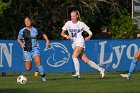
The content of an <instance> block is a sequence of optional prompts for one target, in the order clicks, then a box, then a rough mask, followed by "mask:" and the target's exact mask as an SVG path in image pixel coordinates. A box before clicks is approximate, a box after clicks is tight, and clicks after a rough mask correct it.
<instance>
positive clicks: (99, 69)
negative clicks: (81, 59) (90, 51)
mask: <svg viewBox="0 0 140 93" xmlns="http://www.w3.org/2000/svg"><path fill="white" fill-rule="evenodd" d="M88 65H89V66H90V67H92V68H94V69H96V70H98V71H101V70H102V68H101V67H99V66H98V65H97V64H96V63H95V62H93V61H91V60H89V62H88Z"/></svg>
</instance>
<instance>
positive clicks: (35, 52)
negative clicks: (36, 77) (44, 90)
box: [32, 48, 46, 81]
mask: <svg viewBox="0 0 140 93" xmlns="http://www.w3.org/2000/svg"><path fill="white" fill-rule="evenodd" d="M32 55H33V58H34V61H35V64H36V66H37V68H38V71H39V73H40V75H41V76H42V80H43V81H46V76H45V71H44V68H43V66H42V64H41V58H40V52H39V48H34V49H33V52H32Z"/></svg>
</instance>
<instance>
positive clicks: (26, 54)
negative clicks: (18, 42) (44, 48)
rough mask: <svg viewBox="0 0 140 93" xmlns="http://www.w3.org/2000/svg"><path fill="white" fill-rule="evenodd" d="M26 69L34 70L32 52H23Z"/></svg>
mask: <svg viewBox="0 0 140 93" xmlns="http://www.w3.org/2000/svg"><path fill="white" fill-rule="evenodd" d="M23 56H24V62H25V69H26V70H27V71H30V70H31V69H32V57H31V52H27V51H23Z"/></svg>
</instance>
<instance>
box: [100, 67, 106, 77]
mask: <svg viewBox="0 0 140 93" xmlns="http://www.w3.org/2000/svg"><path fill="white" fill-rule="evenodd" d="M100 75H101V77H102V78H104V76H105V69H104V68H102V70H101V71H100Z"/></svg>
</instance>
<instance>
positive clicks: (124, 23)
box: [109, 16, 135, 38]
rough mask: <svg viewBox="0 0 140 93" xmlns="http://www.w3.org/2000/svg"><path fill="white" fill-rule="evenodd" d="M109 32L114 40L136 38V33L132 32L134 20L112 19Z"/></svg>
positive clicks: (128, 18) (126, 18)
mask: <svg viewBox="0 0 140 93" xmlns="http://www.w3.org/2000/svg"><path fill="white" fill-rule="evenodd" d="M109 31H110V32H111V34H112V38H134V35H135V32H133V31H132V19H131V17H130V16H122V17H120V18H112V20H111V24H110V28H109Z"/></svg>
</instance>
